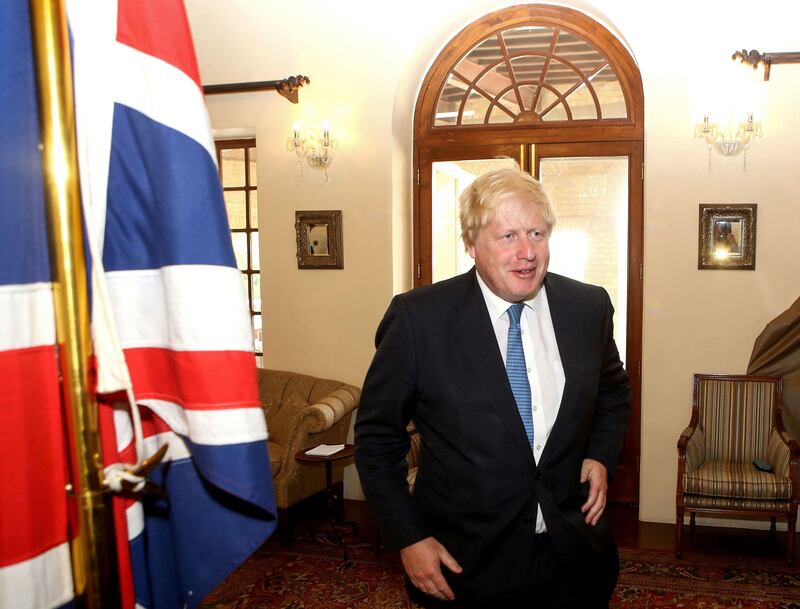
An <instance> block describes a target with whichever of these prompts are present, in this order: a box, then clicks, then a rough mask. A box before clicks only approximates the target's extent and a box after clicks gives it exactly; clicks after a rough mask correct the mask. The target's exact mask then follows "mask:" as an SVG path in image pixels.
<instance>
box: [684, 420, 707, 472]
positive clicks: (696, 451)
mask: <svg viewBox="0 0 800 609" xmlns="http://www.w3.org/2000/svg"><path fill="white" fill-rule="evenodd" d="M678 457H679V458H681V457H685V458H686V470H685V471H687V472H692V471H695V470H697V469H699V468H700V467H701V466H702V465H703V463H705V460H706V438H705V434H704V433H703V430H702V429H701V428H700V427H699V426H691V425H690V426H689V427H687V428H686V429H684V430H683V433H681V435H680V437H679V438H678Z"/></svg>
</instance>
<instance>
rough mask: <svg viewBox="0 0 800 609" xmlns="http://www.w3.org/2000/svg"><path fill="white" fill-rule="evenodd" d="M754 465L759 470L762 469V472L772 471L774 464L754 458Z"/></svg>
mask: <svg viewBox="0 0 800 609" xmlns="http://www.w3.org/2000/svg"><path fill="white" fill-rule="evenodd" d="M753 466H754V467H755V468H756V469H757V470H761V471H762V472H771V471H772V466H771V465H770V464H769V463H767V462H766V461H762V460H761V459H753Z"/></svg>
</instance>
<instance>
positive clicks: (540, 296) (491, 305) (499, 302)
mask: <svg viewBox="0 0 800 609" xmlns="http://www.w3.org/2000/svg"><path fill="white" fill-rule="evenodd" d="M475 277H477V278H478V286H480V288H481V293H482V294H483V299H484V300H485V301H486V308H487V309H488V310H489V317H490V319H491V320H492V322H493V323H494V322H495V321H497V320H498V319H500V318H501V317H502V316H503V315H505V313H506V311H508V307H510V306H511V305H512V304H514V303H513V302H508V301H506V300H503V299H502V298H500V297H499V296H498V295H497V294H495V293H494V292H492V290H491V289H490V288H489V286H488V285H486V282H485V281H484V280H483V278H482V277H481V274H480V273H479V272H478V270H477V269H475ZM546 299H547V296H546V294H545V288H544V283H542V287H541V288H539V291H538V292H536V296H534V297H533V298H531V299H530V300H526V301H525V302H524V304H525V305H526V306H528V307H530V308H531V309H533V310H534V311H536V310H537V309H538V308H539V307H540V306H541V305H542V302H543V301H544V302H547V300H546Z"/></svg>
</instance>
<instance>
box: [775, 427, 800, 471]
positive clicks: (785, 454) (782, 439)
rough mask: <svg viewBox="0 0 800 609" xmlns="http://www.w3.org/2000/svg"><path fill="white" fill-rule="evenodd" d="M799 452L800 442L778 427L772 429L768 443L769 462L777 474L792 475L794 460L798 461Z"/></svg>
mask: <svg viewBox="0 0 800 609" xmlns="http://www.w3.org/2000/svg"><path fill="white" fill-rule="evenodd" d="M798 452H800V450H799V449H798V444H797V442H796V441H795V440H794V439H793V438H792V437H791V436H789V434H787V433H786V432H785V431H781V430H779V429H777V428H774V429H773V430H772V433H770V435H769V443H768V444H767V462H768V463H769V464H770V465H771V466H772V471H773V472H774V473H775V475H776V476H780V477H781V478H789V477H790V475H791V466H792V461H793V460H794V461H797V457H798Z"/></svg>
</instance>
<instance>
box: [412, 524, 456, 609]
mask: <svg viewBox="0 0 800 609" xmlns="http://www.w3.org/2000/svg"><path fill="white" fill-rule="evenodd" d="M400 558H401V560H402V561H403V567H404V568H405V570H406V573H407V574H408V577H409V578H410V579H411V583H412V584H414V585H415V586H416V587H417V588H419V589H420V590H422V591H423V592H425V593H426V594H430V595H431V596H435V597H436V598H438V599H440V600H443V601H444V600H447V601H451V600H453V599H454V598H455V595H454V594H453V591H452V590H451V589H450V586H449V585H447V580H446V579H445V578H444V575H442V568H441V564H444V566H445V567H447V568H448V569H450V570H451V571H452V572H453V573H461V565H459V564H458V562H456V559H455V558H453V557H452V556H450V553H449V552H448V551H447V550H446V549H445V547H444V546H443V545H442V544H440V543H439V542H438V541H436V539H434V538H433V537H426V538H425V539H423V540H421V541H418V542H417V543H413V544H411V545H410V546H406V547H405V548H403V549H402V550H400Z"/></svg>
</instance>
